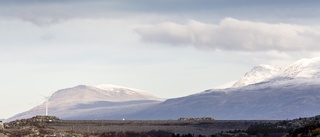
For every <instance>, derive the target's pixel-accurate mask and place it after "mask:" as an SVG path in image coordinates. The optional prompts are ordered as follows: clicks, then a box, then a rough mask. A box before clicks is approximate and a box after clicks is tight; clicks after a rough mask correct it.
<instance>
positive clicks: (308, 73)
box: [232, 57, 320, 88]
mask: <svg viewBox="0 0 320 137" xmlns="http://www.w3.org/2000/svg"><path fill="white" fill-rule="evenodd" d="M294 78H320V57H318V58H311V59H301V60H298V61H296V62H294V63H292V64H290V65H288V66H287V67H284V68H282V69H280V68H275V67H272V66H269V65H259V66H256V67H254V68H253V69H252V70H251V71H249V72H247V73H246V74H245V75H244V77H242V78H241V79H240V80H238V81H237V82H236V83H235V84H234V85H233V86H232V88H237V87H241V86H246V85H250V84H255V83H259V82H264V81H269V80H271V81H273V80H281V79H294Z"/></svg>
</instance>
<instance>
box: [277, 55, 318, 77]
mask: <svg viewBox="0 0 320 137" xmlns="http://www.w3.org/2000/svg"><path fill="white" fill-rule="evenodd" d="M278 76H279V77H288V78H297V77H305V78H318V77H320V57H318V58H312V59H301V60H299V61H297V62H295V63H293V64H291V65H289V66H287V67H285V68H284V69H283V70H282V71H280V74H279V75H278Z"/></svg>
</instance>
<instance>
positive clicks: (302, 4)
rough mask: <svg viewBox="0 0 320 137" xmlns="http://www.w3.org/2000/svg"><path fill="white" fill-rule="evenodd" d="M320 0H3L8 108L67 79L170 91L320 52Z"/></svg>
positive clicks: (9, 112) (0, 56)
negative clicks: (258, 66) (260, 65)
mask: <svg viewBox="0 0 320 137" xmlns="http://www.w3.org/2000/svg"><path fill="white" fill-rule="evenodd" d="M319 7H320V2H319V1H317V0H309V1H301V0H281V1H279V0H268V1H266V0H134V1H133V0H117V1H111V0H109V1H107V0H90V1H89V0H0V77H1V79H0V83H1V86H0V91H1V97H2V98H1V100H0V108H2V109H3V110H4V111H1V114H0V118H8V117H11V116H13V115H14V114H17V113H20V112H23V111H26V110H28V109H31V108H32V107H34V106H36V105H39V104H41V103H43V102H44V100H45V99H44V96H49V95H51V94H52V93H54V92H55V91H57V90H59V89H64V88H69V87H74V86H77V85H99V84H113V85H119V86H124V87H131V88H137V89H141V90H145V91H148V92H150V93H151V94H153V95H155V96H158V97H161V98H175V97H181V96H187V95H190V94H195V93H198V92H201V91H204V90H206V89H212V88H215V87H217V86H219V85H222V84H224V83H227V82H229V81H234V80H237V79H239V78H240V77H242V76H243V75H244V74H245V73H246V72H247V71H249V70H250V69H251V68H253V67H254V66H256V65H259V64H268V65H272V66H275V67H284V66H286V65H289V64H290V63H292V62H294V61H296V60H298V59H301V58H312V57H317V56H320V52H319V50H320V46H319V45H318V43H319V42H320V25H319V23H320V18H319V15H320V8H319Z"/></svg>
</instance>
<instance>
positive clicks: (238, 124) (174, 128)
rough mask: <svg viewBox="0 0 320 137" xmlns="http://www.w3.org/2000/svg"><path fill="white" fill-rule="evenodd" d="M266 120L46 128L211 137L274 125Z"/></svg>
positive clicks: (70, 123) (62, 123) (69, 123)
mask: <svg viewBox="0 0 320 137" xmlns="http://www.w3.org/2000/svg"><path fill="white" fill-rule="evenodd" d="M274 122H277V121H267V120H212V121H179V120H123V121H121V120H58V121H54V122H51V123H48V126H51V127H54V128H55V129H58V130H73V131H80V132H88V133H98V132H106V131H113V132H126V131H133V132H140V131H145V132H147V131H152V130H163V131H170V132H173V133H177V134H188V133H191V134H194V135H199V134H202V135H211V134H213V133H219V132H221V131H230V130H246V129H247V128H248V127H249V126H250V125H251V124H254V123H274Z"/></svg>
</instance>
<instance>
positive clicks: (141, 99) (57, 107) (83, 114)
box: [8, 85, 163, 121]
mask: <svg viewBox="0 0 320 137" xmlns="http://www.w3.org/2000/svg"><path fill="white" fill-rule="evenodd" d="M161 101H163V99H161V98H158V97H155V96H153V95H151V94H149V93H147V92H145V91H142V90H138V89H132V88H126V87H120V86H114V85H98V86H87V85H79V86H76V87H72V88H67V89H62V90H58V91H56V92H54V93H53V94H52V96H51V97H50V98H49V100H48V104H49V115H55V116H58V117H60V118H62V119H64V118H67V119H77V118H84V119H101V118H103V117H107V116H109V115H111V114H112V115H114V116H111V117H113V118H117V119H122V117H121V115H123V114H127V113H133V112H135V111H138V110H140V109H143V108H145V107H148V106H150V105H153V104H156V103H159V102H161ZM117 112H118V114H117ZM44 114H45V103H43V104H41V105H39V106H36V107H35V108H33V109H31V110H29V111H26V112H23V113H20V114H17V115H15V116H13V117H12V118H9V119H8V120H9V121H10V120H14V119H21V118H27V117H32V116H35V115H44Z"/></svg>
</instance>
